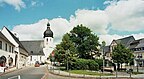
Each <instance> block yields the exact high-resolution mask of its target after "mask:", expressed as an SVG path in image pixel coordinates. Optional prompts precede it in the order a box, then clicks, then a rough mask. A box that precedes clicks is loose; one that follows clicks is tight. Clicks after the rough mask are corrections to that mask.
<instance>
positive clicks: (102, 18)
mask: <svg viewBox="0 0 144 79" xmlns="http://www.w3.org/2000/svg"><path fill="white" fill-rule="evenodd" d="M70 23H71V25H72V26H76V25H79V24H83V25H85V26H88V27H89V28H90V29H92V31H94V32H95V33H97V34H106V33H107V31H106V28H107V25H108V16H107V15H106V13H105V12H104V11H102V10H77V11H76V12H75V16H73V15H72V16H71V17H70Z"/></svg>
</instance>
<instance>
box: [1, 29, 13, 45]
mask: <svg viewBox="0 0 144 79" xmlns="http://www.w3.org/2000/svg"><path fill="white" fill-rule="evenodd" d="M0 38H2V39H3V40H5V41H6V42H8V43H10V44H11V45H13V44H12V43H11V42H10V41H9V40H8V39H7V38H6V37H5V36H4V35H3V34H2V33H1V31H0ZM13 46H14V45H13Z"/></svg>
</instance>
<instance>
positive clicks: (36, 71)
mask: <svg viewBox="0 0 144 79" xmlns="http://www.w3.org/2000/svg"><path fill="white" fill-rule="evenodd" d="M45 73H47V76H46V79H74V78H69V77H62V76H57V75H53V74H50V73H48V70H47V69H46V66H41V67H28V68H23V69H20V70H16V71H13V72H10V73H7V74H5V75H2V76H0V79H8V78H10V77H14V76H18V75H20V79H41V78H42V77H43V76H44V75H45ZM11 79H18V78H11ZM75 79H78V78H75Z"/></svg>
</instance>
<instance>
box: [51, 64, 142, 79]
mask: <svg viewBox="0 0 144 79" xmlns="http://www.w3.org/2000/svg"><path fill="white" fill-rule="evenodd" d="M53 69H54V70H53ZM48 70H49V72H50V73H52V74H55V75H60V76H65V77H73V78H116V75H115V74H116V72H115V73H113V74H114V75H111V76H95V75H84V74H73V73H69V72H65V71H61V70H59V69H58V68H57V67H54V66H51V65H48ZM117 77H119V78H123V79H125V78H130V74H127V73H122V72H118V75H117ZM131 77H132V78H138V79H139V78H141V79H144V74H138V75H131Z"/></svg>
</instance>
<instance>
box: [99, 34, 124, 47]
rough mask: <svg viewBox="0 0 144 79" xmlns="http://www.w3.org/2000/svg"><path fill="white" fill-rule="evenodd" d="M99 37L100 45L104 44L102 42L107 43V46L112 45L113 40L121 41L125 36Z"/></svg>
mask: <svg viewBox="0 0 144 79" xmlns="http://www.w3.org/2000/svg"><path fill="white" fill-rule="evenodd" d="M98 36H99V43H102V41H105V42H106V45H110V43H111V42H112V40H114V39H115V40H116V39H120V38H122V37H124V36H120V35H116V34H114V35H108V34H107V35H98Z"/></svg>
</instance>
